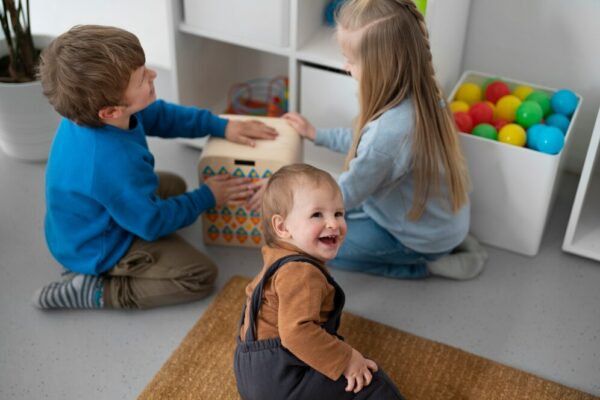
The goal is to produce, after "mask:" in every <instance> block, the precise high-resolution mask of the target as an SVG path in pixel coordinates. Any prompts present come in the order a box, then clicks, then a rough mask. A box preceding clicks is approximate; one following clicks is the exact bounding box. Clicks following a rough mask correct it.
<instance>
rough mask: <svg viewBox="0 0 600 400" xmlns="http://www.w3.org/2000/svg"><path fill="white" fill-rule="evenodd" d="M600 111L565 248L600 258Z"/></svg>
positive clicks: (568, 226)
mask: <svg viewBox="0 0 600 400" xmlns="http://www.w3.org/2000/svg"><path fill="white" fill-rule="evenodd" d="M599 146H600V110H599V111H598V115H597V117H596V124H595V126H594V131H593V133H592V138H591V140H590V144H589V147H588V151H587V155H586V158H585V163H584V165H583V170H582V172H581V178H580V179H579V185H578V186H577V193H576V194H575V201H574V202H573V209H572V210H571V216H570V218H569V223H568V225H567V232H566V234H565V239H564V242H563V247H562V248H563V250H564V251H566V252H569V253H573V254H577V255H580V256H583V257H587V258H591V259H593V260H597V261H600V208H599V207H598V204H600V156H599V155H598V153H599Z"/></svg>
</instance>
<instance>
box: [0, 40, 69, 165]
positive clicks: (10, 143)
mask: <svg viewBox="0 0 600 400" xmlns="http://www.w3.org/2000/svg"><path fill="white" fill-rule="evenodd" d="M52 39H53V37H51V36H44V35H34V43H35V46H36V47H37V48H44V47H45V46H47V45H48V44H49V43H50V41H52ZM7 52H8V49H7V47H6V43H5V41H4V40H0V55H5V54H7ZM59 121H60V115H59V114H58V113H57V112H56V111H54V108H52V106H51V105H50V103H48V99H46V97H45V96H44V95H43V93H42V85H41V83H40V82H39V81H35V82H27V83H0V148H1V149H2V150H3V151H4V152H5V153H6V154H7V155H9V156H11V157H15V158H18V159H21V160H25V161H46V160H47V159H48V152H49V150H50V145H51V144H52V139H53V138H54V133H55V131H56V127H57V126H58V123H59Z"/></svg>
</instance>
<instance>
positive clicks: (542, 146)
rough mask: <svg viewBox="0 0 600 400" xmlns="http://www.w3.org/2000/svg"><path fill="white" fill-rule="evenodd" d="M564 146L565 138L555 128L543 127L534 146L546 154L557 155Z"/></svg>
mask: <svg viewBox="0 0 600 400" xmlns="http://www.w3.org/2000/svg"><path fill="white" fill-rule="evenodd" d="M564 145H565V136H564V135H563V133H562V132H561V131H560V129H558V128H557V127H555V126H545V127H544V129H542V130H541V131H540V132H539V134H538V137H537V141H536V146H537V149H538V150H539V151H541V152H542V153H546V154H558V153H560V151H561V150H562V148H563V146H564Z"/></svg>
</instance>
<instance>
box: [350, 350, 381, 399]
mask: <svg viewBox="0 0 600 400" xmlns="http://www.w3.org/2000/svg"><path fill="white" fill-rule="evenodd" d="M371 371H372V372H375V371H377V364H375V362H374V361H373V360H369V359H368V358H364V357H363V355H362V354H360V353H359V352H358V351H356V350H355V349H352V357H351V358H350V362H349V363H348V366H347V367H346V369H345V370H344V376H345V377H346V379H347V380H348V385H347V386H346V392H354V393H358V392H360V391H361V390H362V388H363V387H365V386H369V385H370V384H371V380H372V379H373V374H372V372H371Z"/></svg>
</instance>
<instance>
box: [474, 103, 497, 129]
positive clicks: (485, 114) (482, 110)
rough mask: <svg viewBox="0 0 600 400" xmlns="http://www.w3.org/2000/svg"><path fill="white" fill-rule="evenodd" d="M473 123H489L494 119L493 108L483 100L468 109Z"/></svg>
mask: <svg viewBox="0 0 600 400" xmlns="http://www.w3.org/2000/svg"><path fill="white" fill-rule="evenodd" d="M469 115H470V116H471V119H472V120H473V125H479V124H491V123H492V121H493V120H494V110H493V109H492V107H490V105H489V104H487V103H485V102H480V103H475V104H473V105H472V106H471V108H470V109H469Z"/></svg>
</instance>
